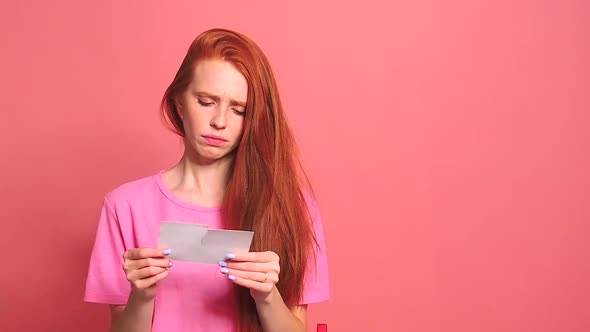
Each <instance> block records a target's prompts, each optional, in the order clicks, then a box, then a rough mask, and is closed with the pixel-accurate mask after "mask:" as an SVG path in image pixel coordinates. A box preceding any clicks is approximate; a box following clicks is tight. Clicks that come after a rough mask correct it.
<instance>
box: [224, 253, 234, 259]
mask: <svg viewBox="0 0 590 332" xmlns="http://www.w3.org/2000/svg"><path fill="white" fill-rule="evenodd" d="M225 257H227V258H229V259H234V258H236V254H227V255H226V256H225Z"/></svg>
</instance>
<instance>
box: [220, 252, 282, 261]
mask: <svg viewBox="0 0 590 332" xmlns="http://www.w3.org/2000/svg"><path fill="white" fill-rule="evenodd" d="M226 260H231V261H234V262H257V263H266V262H274V261H278V260H279V255H277V254H276V253H274V252H272V251H264V252H235V253H229V254H227V256H226Z"/></svg>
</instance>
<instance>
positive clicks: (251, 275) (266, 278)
mask: <svg viewBox="0 0 590 332" xmlns="http://www.w3.org/2000/svg"><path fill="white" fill-rule="evenodd" d="M219 272H221V273H223V274H226V275H233V276H236V277H240V278H243V279H248V280H252V281H258V282H272V279H273V278H271V274H274V273H264V272H246V271H240V270H234V269H229V268H227V267H222V268H221V270H220V271H219Z"/></svg>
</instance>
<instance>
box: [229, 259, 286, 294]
mask: <svg viewBox="0 0 590 332" xmlns="http://www.w3.org/2000/svg"><path fill="white" fill-rule="evenodd" d="M219 265H220V266H221V271H220V272H221V273H224V274H226V275H227V276H228V278H229V280H232V281H233V282H234V283H236V284H238V285H240V286H243V287H246V288H249V289H250V295H252V297H253V298H254V300H255V301H256V302H257V303H258V302H260V301H266V300H268V299H269V297H270V295H271V294H272V292H273V291H274V288H275V285H276V284H277V282H279V272H280V269H281V268H280V266H279V255H277V254H276V253H274V252H272V251H265V252H245V253H231V254H228V255H227V257H226V259H225V260H224V261H221V262H219Z"/></svg>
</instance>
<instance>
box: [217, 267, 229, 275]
mask: <svg viewBox="0 0 590 332" xmlns="http://www.w3.org/2000/svg"><path fill="white" fill-rule="evenodd" d="M219 271H220V272H221V273H225V274H227V273H229V270H228V269H227V267H222V268H221V270H219Z"/></svg>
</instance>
